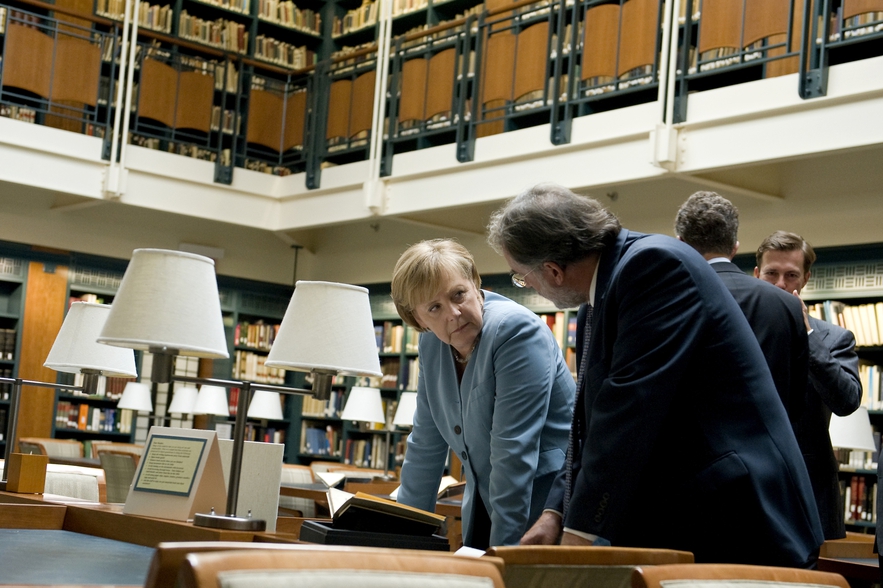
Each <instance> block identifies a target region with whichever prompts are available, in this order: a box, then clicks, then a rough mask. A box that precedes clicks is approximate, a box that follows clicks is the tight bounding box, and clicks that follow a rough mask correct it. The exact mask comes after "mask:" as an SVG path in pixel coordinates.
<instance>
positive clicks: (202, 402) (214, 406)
mask: <svg viewBox="0 0 883 588" xmlns="http://www.w3.org/2000/svg"><path fill="white" fill-rule="evenodd" d="M193 414H212V415H217V416H230V404H229V403H228V402H227V391H226V390H224V388H222V387H220V386H207V385H204V386H203V387H202V388H200V389H199V394H197V395H196V404H195V405H194V406H193Z"/></svg>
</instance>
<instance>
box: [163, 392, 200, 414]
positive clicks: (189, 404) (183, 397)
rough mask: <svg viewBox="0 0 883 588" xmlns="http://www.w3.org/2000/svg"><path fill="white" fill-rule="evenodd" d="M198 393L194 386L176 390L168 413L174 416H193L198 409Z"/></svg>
mask: <svg viewBox="0 0 883 588" xmlns="http://www.w3.org/2000/svg"><path fill="white" fill-rule="evenodd" d="M197 394H198V392H197V391H196V388H194V387H193V386H181V387H180V388H176V389H175V394H174V395H173V396H172V403H171V404H169V408H168V412H169V413H172V414H193V409H194V408H195V407H196V395H197Z"/></svg>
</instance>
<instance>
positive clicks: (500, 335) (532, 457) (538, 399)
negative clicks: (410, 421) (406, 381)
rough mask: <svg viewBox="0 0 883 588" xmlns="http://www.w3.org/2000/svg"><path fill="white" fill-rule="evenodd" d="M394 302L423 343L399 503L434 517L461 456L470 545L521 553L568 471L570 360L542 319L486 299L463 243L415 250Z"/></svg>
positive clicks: (399, 277)
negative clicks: (453, 461)
mask: <svg viewBox="0 0 883 588" xmlns="http://www.w3.org/2000/svg"><path fill="white" fill-rule="evenodd" d="M515 283H516V285H517V282H515ZM392 298H393V301H394V302H395V305H396V309H397V310H398V312H399V315H400V316H401V317H402V319H403V320H404V321H405V323H406V324H408V325H410V326H411V327H413V328H415V329H417V330H418V331H421V332H423V333H424V334H423V335H422V336H421V337H420V348H419V349H420V359H419V361H420V377H419V382H418V386H417V410H416V412H415V414H414V428H413V430H412V432H411V435H410V436H409V437H408V450H407V453H406V455H405V462H404V465H403V466H402V485H401V488H400V489H399V493H398V501H399V502H401V503H403V504H407V505H410V506H414V507H417V508H422V509H424V510H429V511H433V510H435V501H436V495H437V492H438V485H439V482H440V479H441V476H442V474H443V470H444V467H445V461H446V458H447V455H448V450H449V449H450V450H453V451H454V453H456V455H457V456H458V457H459V458H460V460H461V462H462V464H463V474H464V475H465V479H466V489H465V493H464V496H463V507H462V513H463V514H462V517H463V544H464V545H467V546H469V547H475V548H479V549H484V548H487V547H488V546H490V545H517V544H518V541H519V539H521V536H522V535H523V534H524V533H525V531H527V529H529V528H530V526H531V525H532V524H533V523H534V521H536V519H537V518H538V517H539V515H540V514H541V513H542V510H543V505H544V504H545V501H546V496H547V494H548V493H549V489H550V488H551V486H552V482H553V481H554V479H555V476H556V475H557V474H558V471H559V470H560V469H561V467H562V465H563V464H564V459H565V452H566V450H567V441H568V433H569V431H570V421H571V411H572V404H573V395H574V389H575V385H574V381H573V376H572V375H571V373H570V371H569V370H568V368H567V365H566V364H565V362H564V359H563V357H562V355H561V349H560V348H559V346H558V344H557V342H556V341H555V338H554V336H553V335H552V332H551V330H550V329H549V327H548V326H547V325H546V324H545V323H544V322H543V321H542V320H540V318H539V317H538V316H537V315H536V314H534V313H533V312H531V311H529V310H527V309H526V308H524V307H523V306H521V305H520V304H517V303H515V302H513V301H511V300H509V299H508V298H505V297H503V296H500V295H499V294H495V293H493V292H488V291H485V290H482V289H481V278H480V277H479V275H478V270H476V268H475V262H474V260H473V258H472V255H471V254H470V253H469V251H468V250H467V249H466V248H465V247H463V246H462V245H460V244H459V243H457V242H456V241H452V240H449V239H436V240H432V241H422V242H420V243H417V244H415V245H412V246H411V247H409V248H408V250H407V251H405V252H404V253H403V254H402V256H401V257H400V258H399V261H398V263H397V264H396V266H395V269H394V271H393V278H392Z"/></svg>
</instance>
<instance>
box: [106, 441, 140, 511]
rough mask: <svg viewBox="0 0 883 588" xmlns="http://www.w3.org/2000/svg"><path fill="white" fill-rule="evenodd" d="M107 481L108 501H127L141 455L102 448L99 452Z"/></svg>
mask: <svg viewBox="0 0 883 588" xmlns="http://www.w3.org/2000/svg"><path fill="white" fill-rule="evenodd" d="M98 459H99V460H101V469H103V470H104V477H105V480H106V482H107V502H111V503H121V502H125V501H126V498H128V496H129V487H130V486H131V485H132V480H134V479H135V470H137V469H138V460H139V457H138V456H136V455H132V454H131V453H125V452H121V451H113V450H109V449H102V450H100V451H99V452H98Z"/></svg>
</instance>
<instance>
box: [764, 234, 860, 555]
mask: <svg viewBox="0 0 883 588" xmlns="http://www.w3.org/2000/svg"><path fill="white" fill-rule="evenodd" d="M815 260H816V254H815V252H814V251H813V248H812V246H811V245H810V244H809V243H807V242H806V241H805V240H804V239H803V237H801V236H800V235H797V234H794V233H788V232H785V231H777V232H775V233H773V234H772V235H770V236H769V237H767V238H766V239H764V241H763V243H761V244H760V247H758V249H757V267H755V268H754V275H755V277H758V278H760V279H761V280H764V281H766V282H769V283H770V284H773V285H774V286H777V287H778V288H780V289H782V290H784V291H785V292H789V293H791V294H793V295H794V297H795V298H798V300H799V294H800V291H801V290H802V289H803V287H804V286H806V283H807V282H808V281H809V278H810V276H811V271H810V270H811V269H812V264H813V263H814V262H815ZM801 306H802V308H803V319H804V327H805V328H806V330H807V333H808V335H807V336H808V339H809V384H808V386H807V389H806V408H805V410H804V416H803V418H802V419H801V422H800V424H799V426H798V427H797V428H796V429H795V433H796V434H797V440H798V442H799V443H800V448H801V450H802V451H803V458H804V461H806V467H807V470H808V471H809V478H810V480H811V481H812V486H813V493H814V494H815V497H816V502H817V503H818V507H819V514H820V516H821V520H822V528H823V529H824V532H825V539H840V538H842V537H845V536H846V527H845V525H844V521H843V507H842V506H841V504H840V500H841V498H840V483H839V480H838V478H837V472H838V470H839V465H838V463H837V458H836V457H835V455H834V450H833V449H832V448H831V437H830V436H829V435H828V425H829V424H830V422H831V413H832V412H833V413H834V414H837V415H839V416H846V415H848V414H851V413H852V412H853V411H855V409H856V408H858V406H859V403H860V402H861V397H862V387H861V383H860V382H859V379H858V355H856V353H855V337H854V336H853V334H852V333H851V332H850V331H848V330H846V329H844V328H842V327H839V326H837V325H834V324H831V323H828V322H826V321H822V320H818V319H816V318H814V317H811V316H809V315H808V314H807V312H806V305H804V304H803V303H802V302H801Z"/></svg>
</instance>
